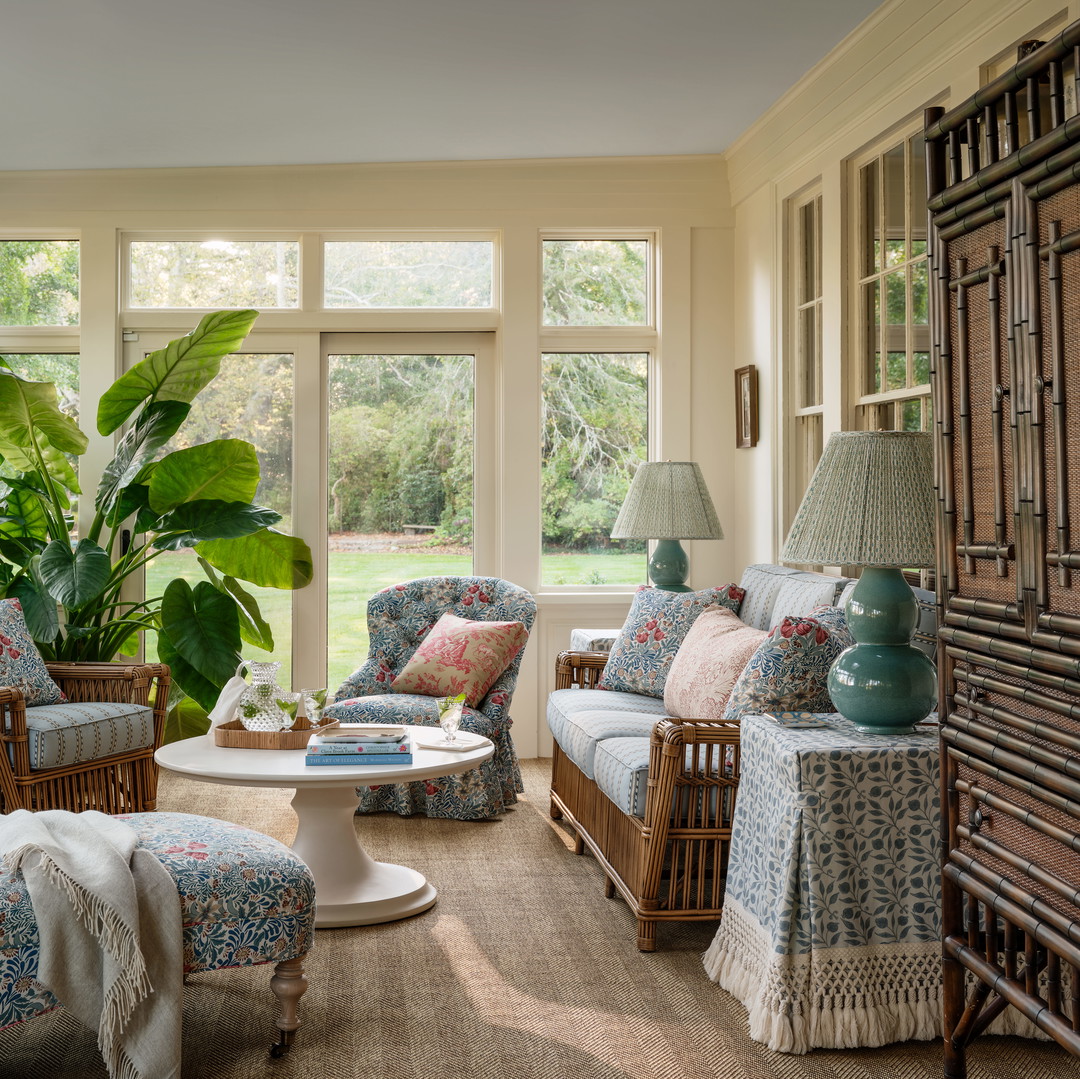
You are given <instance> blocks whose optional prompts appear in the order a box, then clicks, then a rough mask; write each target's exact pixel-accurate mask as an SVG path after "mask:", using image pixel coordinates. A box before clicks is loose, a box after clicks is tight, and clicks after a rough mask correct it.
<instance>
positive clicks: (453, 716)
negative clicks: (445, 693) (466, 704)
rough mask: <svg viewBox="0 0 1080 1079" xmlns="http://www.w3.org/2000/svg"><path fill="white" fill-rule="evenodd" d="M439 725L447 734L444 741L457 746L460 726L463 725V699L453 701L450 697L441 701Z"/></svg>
mask: <svg viewBox="0 0 1080 1079" xmlns="http://www.w3.org/2000/svg"><path fill="white" fill-rule="evenodd" d="M444 702H445V707H444ZM439 726H440V727H442V729H443V734H444V735H445V737H444V738H443V742H444V743H445V744H446V745H448V746H456V745H457V732H458V727H460V726H461V701H452V700H450V699H449V698H442V699H441V700H440V701H439Z"/></svg>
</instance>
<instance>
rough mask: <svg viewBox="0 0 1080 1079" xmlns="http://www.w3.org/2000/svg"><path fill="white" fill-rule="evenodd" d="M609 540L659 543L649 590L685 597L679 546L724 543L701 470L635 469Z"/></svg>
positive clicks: (682, 466) (686, 466)
mask: <svg viewBox="0 0 1080 1079" xmlns="http://www.w3.org/2000/svg"><path fill="white" fill-rule="evenodd" d="M611 538H612V539H653V540H658V541H659V542H658V543H657V544H656V547H655V548H654V549H653V555H652V558H651V559H649V577H650V578H651V580H652V582H653V584H654V585H655V586H656V587H657V588H666V589H667V590H668V591H669V592H689V591H690V588H689V587H688V586H687V584H686V578H687V576H688V574H689V572H690V560H689V559H688V558H687V556H686V552H685V551H684V550H683V548H682V544H681V543H679V540H684V539H723V538H724V533H723V530H722V529H721V528H720V522H719V520H717V517H716V510H715V509H713V504H712V499H711V498H710V497H709V491H708V488H707V487H706V486H705V477H704V476H703V475H702V474H701V468H700V466H699V465H698V464H697V463H696V462H695V461H645V462H643V463H642V464H640V465H638V469H637V472H635V473H634V478H633V480H632V481H631V483H630V490H629V491H627V492H626V499H625V501H624V502H623V505H622V509H621V510H619V516H618V517H616V518H615V524H614V525H613V526H612V529H611Z"/></svg>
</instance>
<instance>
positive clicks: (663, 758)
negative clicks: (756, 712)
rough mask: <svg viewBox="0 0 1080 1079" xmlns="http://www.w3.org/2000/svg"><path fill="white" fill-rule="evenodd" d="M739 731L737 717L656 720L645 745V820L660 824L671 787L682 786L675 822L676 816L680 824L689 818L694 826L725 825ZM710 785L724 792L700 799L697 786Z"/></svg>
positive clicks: (667, 813)
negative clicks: (647, 781)
mask: <svg viewBox="0 0 1080 1079" xmlns="http://www.w3.org/2000/svg"><path fill="white" fill-rule="evenodd" d="M739 737H740V727H739V722H738V720H709V719H696V720H693V719H691V720H688V719H683V720H673V719H662V720H660V721H659V722H658V723H657V724H656V725H655V726H654V727H653V731H652V738H651V740H650V747H649V789H648V794H647V797H646V803H645V823H646V826H647V827H649V826H651V827H657V828H663V829H666V828H667V827H668V822H669V821H671V820H672V806H673V800H674V799H675V798H676V792H677V791H682V792H684V793H681V794H679V795H678V797H679V803H680V805H679V807H678V808H677V810H676V814H675V817H676V826H677V822H678V821H679V820H680V819H681V820H682V823H683V826H684V827H685V826H688V824H689V821H690V820H691V819H693V820H694V821H695V822H696V823H695V826H697V827H701V826H705V827H710V828H714V829H715V828H717V827H721V828H726V827H729V826H730V820H731V813H732V811H733V810H734V808H735V789H736V788H737V787H738V784H739V772H740V767H741V761H740V756H741V754H740V744H739ZM710 788H721V789H726V790H727V791H728V792H729V793H727V794H725V796H724V797H723V798H721V799H720V800H719V801H716V799H715V798H712V799H710V798H709V797H706V798H704V799H701V798H700V797H699V795H698V792H700V791H702V790H706V791H707V790H709V789H710ZM682 803H685V805H683V804H682ZM710 803H711V804H710Z"/></svg>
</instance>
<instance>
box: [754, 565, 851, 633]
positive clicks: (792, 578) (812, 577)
mask: <svg viewBox="0 0 1080 1079" xmlns="http://www.w3.org/2000/svg"><path fill="white" fill-rule="evenodd" d="M850 582H851V578H849V577H829V576H827V575H824V574H821V573H811V572H809V571H808V570H801V569H792V568H791V567H790V566H778V565H774V564H773V563H770V562H765V563H758V564H756V565H753V566H747V567H746V569H744V570H743V574H742V577H740V578H739V586H740V587H741V588H744V589H745V590H746V596H745V598H744V599H743V602H742V606H741V607H740V608H739V612H738V613H739V618H740V619H741V620H742V621H743V622H745V623H746V624H747V625H748V626H754V627H755V628H756V629H772V628H773V626H774V625H775V624H776V622H777V621H779V620H780V619H781V618H788V617H790V616H791V615H795V614H806V613H807V612H808V611H810V610H811V609H812V608H814V607H817V606H818V605H819V604H828V605H830V606H831V605H833V604H835V603H836V602H837V596H838V595H839V593H840V591H841V589H843V588H844V587H845V586H846V585H847V584H849V583H850Z"/></svg>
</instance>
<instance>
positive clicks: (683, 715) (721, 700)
mask: <svg viewBox="0 0 1080 1079" xmlns="http://www.w3.org/2000/svg"><path fill="white" fill-rule="evenodd" d="M768 635H769V633H768V630H764V629H756V628H755V627H754V626H748V625H746V624H745V623H743V622H742V621H741V620H740V619H739V616H738V615H737V614H735V612H734V611H730V610H728V609H727V608H726V607H711V608H709V609H708V610H705V611H702V612H701V614H699V615H698V616H697V619H696V620H695V621H694V624H693V625H692V626H691V627H690V629H689V630H687V633H686V637H685V638H684V639H683V643H682V644H681V645H680V646H679V650H678V652H676V653H675V658H674V660H672V663H671V669H670V670H669V671H668V676H667V681H666V682H665V683H664V707H665V708H666V709H667V714H668V715H669V716H672V717H673V718H675V719H722V718H723V715H724V706H725V705H726V704H727V700H728V697H729V696H730V695H731V687H732V686H734V685H735V680H736V679H737V678H738V677H739V675H740V674H742V671H743V668H744V667H745V666H746V664H747V663H748V662H749V661H750V657H751V656H752V655H753V654H754V653H755V652H756V651H757V648H758V645H759V644H761V642H762V641H763V640H764V639H765V638H766V637H768Z"/></svg>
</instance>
